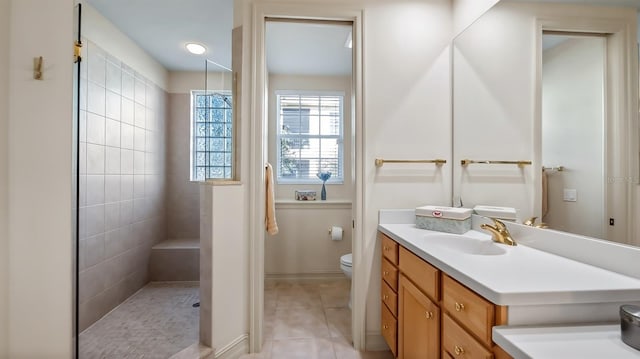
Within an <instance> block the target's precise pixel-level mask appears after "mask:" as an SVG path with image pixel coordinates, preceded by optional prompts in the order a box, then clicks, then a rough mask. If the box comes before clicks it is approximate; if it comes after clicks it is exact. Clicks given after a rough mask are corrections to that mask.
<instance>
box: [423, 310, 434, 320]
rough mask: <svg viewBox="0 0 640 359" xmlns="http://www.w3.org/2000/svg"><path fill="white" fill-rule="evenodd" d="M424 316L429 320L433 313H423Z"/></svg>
mask: <svg viewBox="0 0 640 359" xmlns="http://www.w3.org/2000/svg"><path fill="white" fill-rule="evenodd" d="M424 316H425V317H427V319H431V318H433V312H424Z"/></svg>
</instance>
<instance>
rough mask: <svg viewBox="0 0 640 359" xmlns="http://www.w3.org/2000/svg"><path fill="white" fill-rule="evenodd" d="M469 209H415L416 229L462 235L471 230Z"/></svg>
mask: <svg viewBox="0 0 640 359" xmlns="http://www.w3.org/2000/svg"><path fill="white" fill-rule="evenodd" d="M471 212H472V210H471V209H469V208H455V207H443V206H422V207H417V208H416V227H418V228H421V229H428V230H431V231H439V232H447V233H455V234H462V233H465V232H467V231H470V230H471Z"/></svg>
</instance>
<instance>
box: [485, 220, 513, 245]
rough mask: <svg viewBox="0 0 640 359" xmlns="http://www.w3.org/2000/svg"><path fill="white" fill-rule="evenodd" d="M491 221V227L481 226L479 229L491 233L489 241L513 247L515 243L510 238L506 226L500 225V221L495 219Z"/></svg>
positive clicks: (488, 225)
mask: <svg viewBox="0 0 640 359" xmlns="http://www.w3.org/2000/svg"><path fill="white" fill-rule="evenodd" d="M491 220H493V224H494V225H493V226H492V225H490V224H481V225H480V228H482V229H485V230H487V231H489V232H491V234H492V238H491V239H493V241H494V242H498V243H502V244H506V245H508V246H515V245H516V241H514V240H513V238H511V233H509V229H508V228H507V226H506V225H505V224H504V223H502V221H500V220H497V219H495V218H491Z"/></svg>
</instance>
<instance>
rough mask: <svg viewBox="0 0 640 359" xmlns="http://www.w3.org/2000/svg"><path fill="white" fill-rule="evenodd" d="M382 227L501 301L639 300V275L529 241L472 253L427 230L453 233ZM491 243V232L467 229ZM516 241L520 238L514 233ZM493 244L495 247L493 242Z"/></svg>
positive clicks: (440, 266)
mask: <svg viewBox="0 0 640 359" xmlns="http://www.w3.org/2000/svg"><path fill="white" fill-rule="evenodd" d="M378 229H379V230H380V231H381V232H383V233H385V234H386V235H388V236H389V237H391V238H392V239H394V240H396V241H397V242H398V243H400V244H401V245H403V246H404V247H405V248H407V249H409V250H410V251H412V252H413V253H415V254H416V255H418V256H419V257H421V258H422V259H424V260H426V261H427V262H429V263H431V264H432V265H434V266H436V267H437V268H438V269H440V270H442V271H443V272H445V273H447V274H448V275H449V276H451V277H453V278H455V279H456V280H458V281H459V282H461V283H462V284H464V285H466V286H467V287H469V288H471V289H473V290H474V291H476V292H477V293H479V294H480V295H482V296H483V297H485V298H486V299H488V300H489V301H491V302H493V303H495V304H498V305H543V304H575V303H605V302H635V301H637V300H638V298H640V280H639V279H636V278H632V277H628V276H625V275H622V274H618V273H616V272H612V271H608V270H605V269H602V268H599V267H595V266H592V265H588V264H585V263H581V262H578V261H574V260H571V259H568V258H565V257H561V256H558V255H554V254H551V253H547V252H544V251H540V250H537V249H534V248H530V247H527V246H525V245H518V246H515V247H510V246H506V245H502V244H493V245H494V246H498V247H497V248H498V249H499V251H500V252H503V254H499V255H474V254H466V253H464V252H460V251H455V250H451V249H446V248H443V247H442V246H436V245H433V243H431V244H430V243H429V235H437V236H438V237H440V239H442V238H441V237H442V236H452V237H451V240H456V238H455V236H456V235H449V234H446V233H441V232H433V231H428V230H423V229H419V228H416V227H415V225H414V224H380V225H378ZM465 236H470V237H474V238H478V239H481V240H484V241H486V245H487V246H491V245H492V243H493V242H492V241H491V236H490V235H489V234H485V233H482V232H477V231H469V232H467V233H465ZM516 241H517V238H516ZM492 248H493V247H492Z"/></svg>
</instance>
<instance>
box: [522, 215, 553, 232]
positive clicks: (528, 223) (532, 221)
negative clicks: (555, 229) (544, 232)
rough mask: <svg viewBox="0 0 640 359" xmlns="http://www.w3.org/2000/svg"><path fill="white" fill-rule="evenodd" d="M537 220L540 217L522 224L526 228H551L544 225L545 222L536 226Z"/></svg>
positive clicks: (532, 218)
mask: <svg viewBox="0 0 640 359" xmlns="http://www.w3.org/2000/svg"><path fill="white" fill-rule="evenodd" d="M536 219H538V217H531V218H529V219H527V220H526V221H524V222H522V224H524V225H525V226H529V227H536V228H543V229H544V228H549V226H548V225H547V224H546V223H544V222H540V223H538V224H536Z"/></svg>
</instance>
